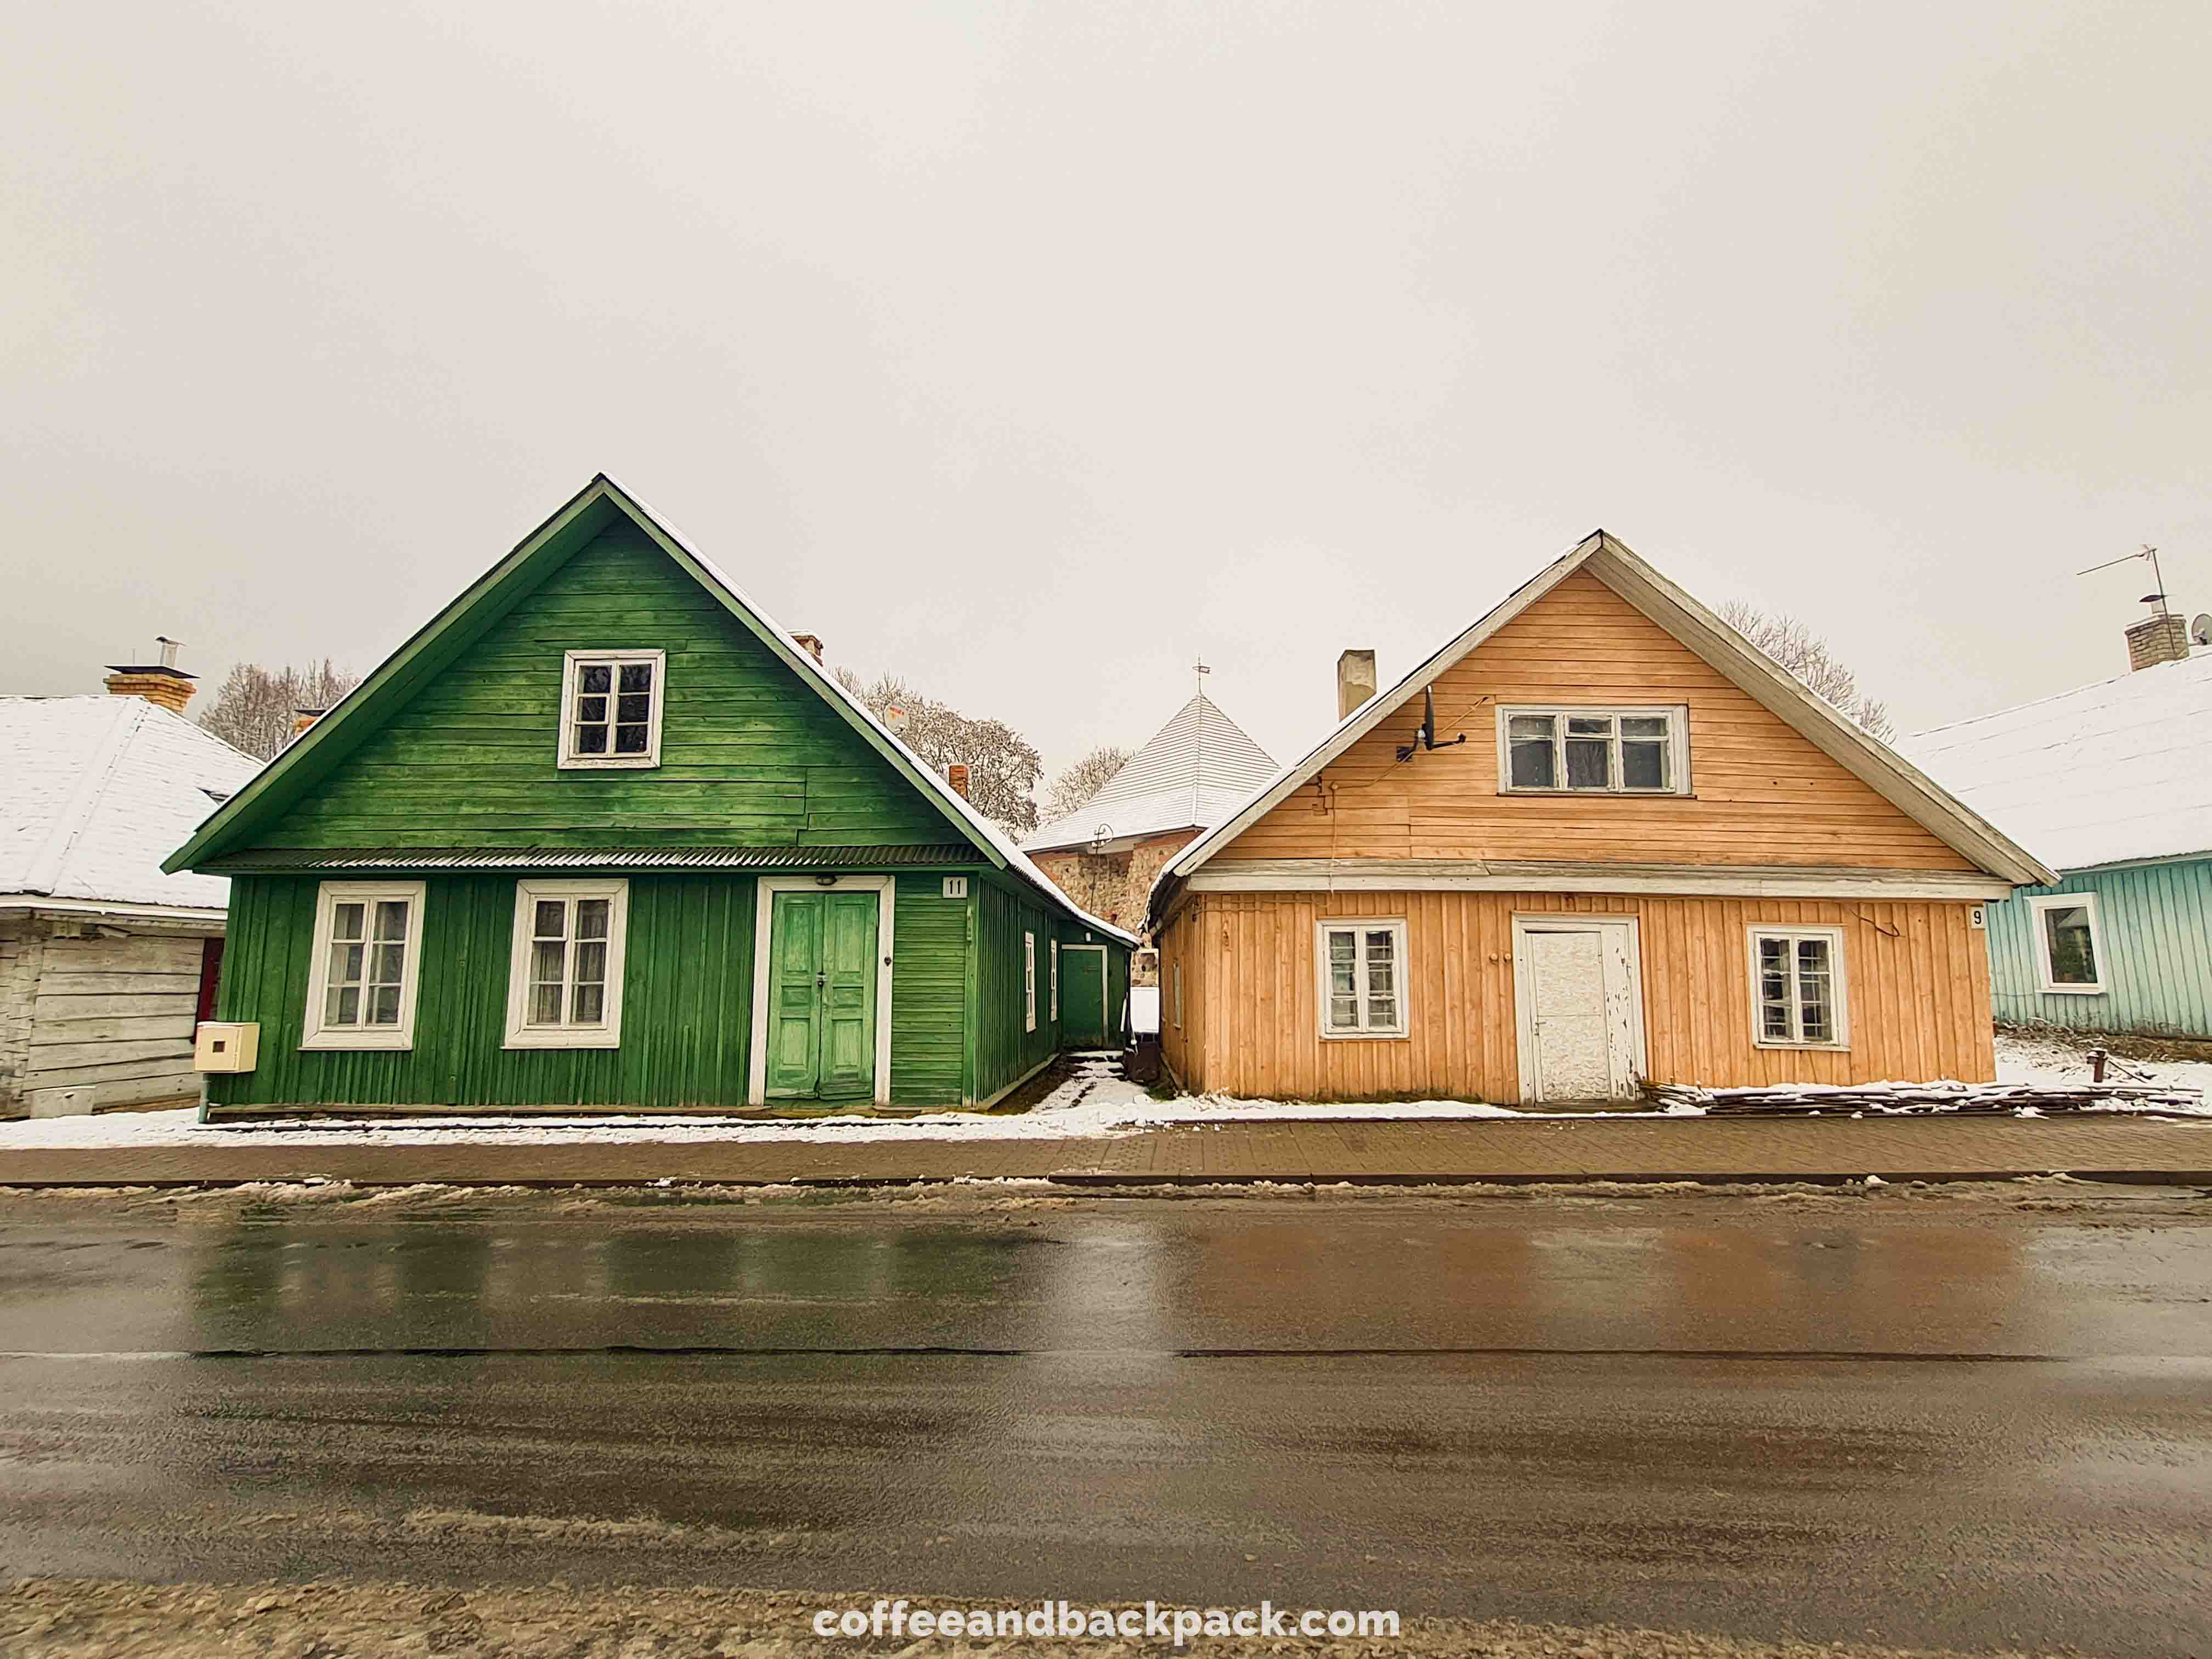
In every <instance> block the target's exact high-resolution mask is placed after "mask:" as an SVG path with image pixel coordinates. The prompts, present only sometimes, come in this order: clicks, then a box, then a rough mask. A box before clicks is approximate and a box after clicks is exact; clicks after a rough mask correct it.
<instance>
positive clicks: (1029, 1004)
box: [1022, 932, 1036, 1031]
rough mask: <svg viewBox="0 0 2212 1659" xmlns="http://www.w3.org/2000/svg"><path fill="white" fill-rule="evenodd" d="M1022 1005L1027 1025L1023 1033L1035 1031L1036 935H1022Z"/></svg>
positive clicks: (1025, 933)
mask: <svg viewBox="0 0 2212 1659" xmlns="http://www.w3.org/2000/svg"><path fill="white" fill-rule="evenodd" d="M1022 1005H1023V1008H1024V1013H1025V1016H1026V1019H1027V1023H1026V1024H1024V1026H1023V1027H1022V1029H1023V1030H1025V1031H1034V1030H1036V934H1035V933H1027V932H1024V933H1023V934H1022Z"/></svg>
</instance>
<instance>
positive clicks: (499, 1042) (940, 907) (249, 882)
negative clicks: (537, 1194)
mask: <svg viewBox="0 0 2212 1659" xmlns="http://www.w3.org/2000/svg"><path fill="white" fill-rule="evenodd" d="M426 885H427V891H426V895H425V902H424V915H423V919H422V987H421V989H420V991H419V993H418V994H417V998H416V1016H415V1018H416V1025H415V1047H414V1048H412V1049H410V1050H408V1051H405V1052H402V1053H381V1054H380V1053H346V1052H341V1051H335V1050H315V1051H313V1052H303V1051H302V1050H301V1048H300V1046H299V1045H300V1033H301V1020H302V1017H303V1015H304V1012H305V1006H306V1000H307V970H308V958H309V955H310V952H311V951H312V949H313V933H314V917H315V894H316V890H317V887H318V882H317V880H316V878H313V877H273V876H241V877H239V878H235V879H234V880H233V882H232V883H231V927H232V930H233V931H232V933H231V936H230V944H229V953H228V956H227V957H226V958H225V963H224V973H223V983H222V995H221V999H220V1003H221V1009H222V1012H221V1015H220V1017H221V1018H224V1019H254V1020H258V1021H260V1022H261V1028H262V1030H261V1058H260V1064H259V1066H258V1067H257V1068H256V1069H255V1070H254V1071H252V1072H250V1073H244V1074H242V1075H239V1076H234V1077H233V1076H220V1075H218V1076H216V1077H214V1078H212V1079H210V1090H211V1098H213V1099H214V1100H215V1101H216V1103H218V1104H222V1105H249V1104H250V1105H277V1104H290V1105H301V1106H314V1105H341V1104H343V1105H386V1104H391V1105H450V1106H454V1107H460V1108H470V1107H498V1106H528V1105H579V1106H598V1107H608V1106H616V1107H630V1108H637V1109H655V1108H665V1107H686V1106H692V1107H696V1106H706V1107H723V1108H732V1109H734V1108H741V1107H743V1106H744V1104H745V1092H746V1083H747V1062H748V1060H749V1057H750V1042H751V1036H752V966H753V964H752V953H753V916H754V898H755V886H754V880H753V878H752V877H750V876H743V877H730V876H707V875H702V876H660V875H652V876H633V877H631V878H630V890H629V891H630V904H629V940H628V946H627V950H626V952H625V961H624V969H623V1042H622V1047H621V1048H589V1049H557V1048H552V1049H511V1048H506V1047H504V1046H503V1045H504V1043H505V1040H506V1034H507V969H508V961H509V952H510V951H511V948H512V939H513V926H514V887H515V878H514V877H513V876H509V875H498V876H467V877H433V878H430V879H429V880H428V883H427V884H426ZM940 891H941V890H940V888H939V878H938V877H936V876H928V877H909V876H902V877H901V878H900V879H899V884H898V890H897V893H896V899H895V903H896V907H897V908H896V918H897V920H896V945H895V949H894V951H893V965H892V1017H891V1097H892V1100H893V1102H894V1103H896V1104H899V1105H908V1104H912V1105H936V1104H943V1103H948V1102H956V1101H957V1100H958V1099H959V1098H960V1071H961V1056H962V1048H963V1028H964V1024H965V1021H964V995H965V971H964V957H965V950H964V943H965V933H966V921H965V912H966V909H967V907H966V906H965V905H963V904H960V903H958V902H951V903H947V902H945V901H944V900H943V899H942V898H941V896H939V893H940Z"/></svg>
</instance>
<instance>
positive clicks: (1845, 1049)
mask: <svg viewBox="0 0 2212 1659" xmlns="http://www.w3.org/2000/svg"><path fill="white" fill-rule="evenodd" d="M1751 1046H1752V1047H1753V1048H1793V1049H1796V1050H1797V1051H1798V1052H1799V1053H1801V1054H1849V1053H1850V1051H1851V1045H1850V1043H1848V1042H1783V1041H1782V1040H1781V1039H1780V1038H1778V1037H1753V1038H1752V1040H1751Z"/></svg>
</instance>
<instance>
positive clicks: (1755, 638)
mask: <svg viewBox="0 0 2212 1659" xmlns="http://www.w3.org/2000/svg"><path fill="white" fill-rule="evenodd" d="M1720 616H1721V620H1722V621H1723V622H1724V623H1727V624H1728V625H1729V627H1731V628H1733V629H1735V631H1736V632H1737V633H1739V634H1741V635H1743V636H1744V637H1745V638H1746V639H1747V640H1749V641H1751V642H1752V643H1753V645H1755V646H1757V647H1759V649H1760V650H1761V651H1764V652H1765V653H1766V654H1767V655H1768V656H1769V657H1771V658H1772V659H1774V661H1775V662H1776V664H1778V665H1779V666H1781V667H1783V668H1786V669H1788V670H1789V671H1790V673H1791V674H1793V675H1795V676H1796V678H1798V679H1799V680H1801V681H1802V682H1803V683H1804V685H1805V689H1806V690H1808V691H1810V692H1811V693H1812V694H1813V695H1814V696H1816V697H1819V698H1820V700H1821V701H1822V702H1826V703H1829V704H1831V705H1832V706H1833V707H1834V708H1836V710H1837V711H1838V713H1840V714H1844V715H1846V716H1848V717H1849V718H1850V719H1851V720H1855V721H1857V724H1858V726H1860V728H1861V729H1862V730H1863V731H1864V732H1866V733H1867V735H1868V736H1869V737H1873V738H1881V741H1882V742H1884V743H1887V742H1888V741H1889V740H1890V739H1891V738H1894V737H1895V736H1896V735H1897V723H1896V722H1895V721H1894V720H1891V719H1890V717H1889V706H1888V705H1887V703H1884V702H1881V699H1880V698H1878V697H1875V696H1874V695H1873V694H1871V693H1870V692H1868V691H1865V690H1861V689H1860V686H1859V682H1858V677H1857V675H1855V674H1853V673H1852V672H1851V671H1850V669H1848V668H1846V667H1845V666H1844V665H1843V664H1842V663H1841V662H1839V661H1838V660H1837V658H1836V655H1835V653H1833V652H1832V651H1831V650H1829V648H1828V642H1827V641H1826V640H1824V639H1822V638H1821V637H1820V635H1818V634H1815V633H1814V631H1813V630H1812V629H1810V628H1808V627H1807V626H1806V625H1805V624H1804V623H1802V622H1800V621H1798V620H1797V618H1796V617H1785V616H1783V615H1780V614H1779V613H1770V612H1768V611H1761V610H1760V609H1759V607H1758V606H1756V605H1752V604H1749V603H1748V602H1747V601H1745V600H1743V599H1730V600H1729V601H1728V602H1727V603H1726V604H1725V605H1722V606H1721V608H1720Z"/></svg>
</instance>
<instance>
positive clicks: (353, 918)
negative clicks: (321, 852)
mask: <svg viewBox="0 0 2212 1659" xmlns="http://www.w3.org/2000/svg"><path fill="white" fill-rule="evenodd" d="M422 900H423V885H422V883H421V882H419V881H399V882H368V881H326V882H325V883H323V884H322V886H321V888H320V890H319V891H318V892H317V894H316V897H315V941H314V956H313V959H312V960H311V962H310V963H309V966H308V969H307V1010H306V1014H305V1018H303V1019H302V1020H301V1040H300V1046H301V1048H413V1047H414V1046H415V992H416V980H417V976H418V973H419V969H420V967H421V963H422Z"/></svg>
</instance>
